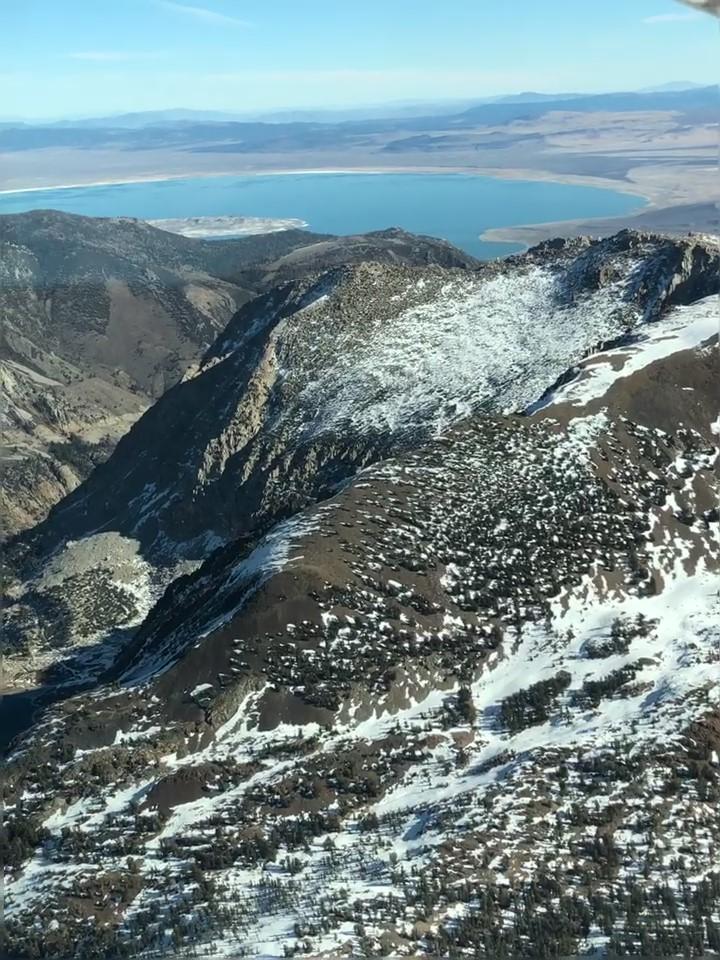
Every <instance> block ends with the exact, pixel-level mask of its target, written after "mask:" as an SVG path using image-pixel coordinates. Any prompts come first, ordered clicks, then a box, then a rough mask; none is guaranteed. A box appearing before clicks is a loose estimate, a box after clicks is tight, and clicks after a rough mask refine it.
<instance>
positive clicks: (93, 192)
mask: <svg viewBox="0 0 720 960" xmlns="http://www.w3.org/2000/svg"><path fill="white" fill-rule="evenodd" d="M643 205H644V201H643V200H642V198H640V197H636V196H632V195H630V194H624V193H615V192H613V191H611V190H601V189H597V188H595V187H580V186H569V185H566V184H561V183H547V182H538V181H524V180H499V179H498V180H496V179H493V178H491V177H479V176H473V175H469V174H409V173H403V174H387V173H383V174H364V173H358V174H354V173H347V174H346V173H319V174H314V173H313V174H310V173H306V174H285V175H269V176H263V175H257V176H241V177H237V176H221V177H193V178H188V179H182V180H166V181H158V182H145V183H123V184H113V185H112V186H95V187H78V188H65V189H57V188H55V189H48V190H37V191H32V192H24V193H23V192H18V193H7V194H2V195H0V213H18V212H20V211H23V210H37V209H47V208H53V209H55V210H65V211H69V212H71V213H82V214H86V215H89V216H104V217H116V216H124V217H138V218H141V219H147V220H160V219H169V218H176V217H197V216H252V217H281V218H288V217H292V218H297V219H299V220H304V221H306V222H307V224H308V226H309V228H310V229H311V230H315V231H317V232H319V233H337V234H351V233H363V232H365V231H368V230H381V229H383V228H385V227H403V228H404V229H406V230H410V231H412V232H414V233H425V234H429V235H431V236H436V237H443V238H444V239H446V240H449V241H450V242H451V243H454V244H455V245H456V246H458V247H461V248H462V249H463V250H466V251H467V252H469V253H472V254H474V255H475V256H476V257H481V258H484V259H489V258H493V257H499V256H504V255H506V254H508V253H513V252H515V251H517V250H520V249H521V247H519V246H516V245H513V244H507V243H486V242H484V241H482V240H480V234H481V233H482V232H483V231H484V230H487V229H489V228H490V227H511V226H518V225H520V224H524V223H543V222H546V221H553V220H577V219H583V220H584V219H589V218H591V217H612V216H621V215H623V214H627V213H630V212H631V211H634V210H638V209H639V208H640V207H642V206H643Z"/></svg>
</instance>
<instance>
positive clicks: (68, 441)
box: [0, 211, 476, 536]
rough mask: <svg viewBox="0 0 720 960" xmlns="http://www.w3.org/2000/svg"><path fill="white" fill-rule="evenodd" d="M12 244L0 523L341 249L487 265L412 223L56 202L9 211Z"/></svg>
mask: <svg viewBox="0 0 720 960" xmlns="http://www.w3.org/2000/svg"><path fill="white" fill-rule="evenodd" d="M0 244H1V245H2V262H1V264H0V313H1V314H2V319H3V324H2V333H1V334H0V390H1V391H2V399H3V407H2V411H0V414H1V415H2V425H3V443H4V447H3V453H2V457H1V458H0V506H1V507H2V526H1V527H0V536H2V535H4V536H7V535H9V534H12V533H14V532H17V531H18V530H20V529H23V528H26V527H29V526H32V525H33V524H34V523H36V522H38V521H39V520H42V519H43V518H44V516H45V515H46V513H47V510H48V509H49V507H50V506H52V504H53V503H56V502H57V501H58V500H60V499H62V497H63V496H64V495H65V494H66V493H68V492H70V491H71V490H72V489H73V488H74V487H76V486H77V484H78V483H80V482H81V481H82V480H83V479H85V477H86V476H87V475H88V473H89V472H90V470H91V469H92V467H93V466H94V465H95V464H96V463H98V462H101V461H102V460H103V459H105V457H106V456H107V454H108V453H109V452H110V450H111V449H112V448H113V447H114V445H115V443H116V442H117V440H118V439H119V438H120V437H121V436H122V435H123V434H124V433H125V432H126V431H127V430H128V428H129V426H130V425H131V424H132V423H133V421H134V420H136V419H137V417H138V416H139V415H140V414H141V413H142V412H143V411H144V410H145V409H147V407H148V406H149V405H150V404H151V403H152V402H153V401H154V400H156V399H157V398H158V397H159V396H160V395H161V394H162V393H163V392H164V391H165V390H167V389H168V388H169V387H171V386H173V385H174V384H175V383H177V382H178V381H179V380H181V379H182V378H183V376H184V375H185V373H186V372H187V371H188V368H190V367H194V365H195V364H196V363H197V361H198V360H199V359H200V357H201V356H202V354H203V352H204V351H205V349H207V347H208V346H209V345H210V344H211V343H212V341H213V340H214V339H215V337H216V336H217V335H218V333H219V332H220V331H221V330H222V328H223V327H224V326H225V324H226V323H227V321H228V320H229V319H230V318H231V317H232V316H233V314H234V313H235V312H236V310H237V308H238V307H239V306H241V305H242V304H244V303H245V302H247V301H248V300H249V299H250V298H251V297H252V296H254V295H255V294H256V293H258V292H260V291H262V290H266V289H268V288H269V287H271V286H272V285H274V284H275V283H277V282H280V281H282V280H284V279H286V278H290V277H300V276H304V275H306V274H308V273H312V272H314V271H317V270H318V269H322V268H324V267H325V266H327V265H332V264H334V263H336V262H338V261H345V262H354V261H356V260H357V261H359V260H363V259H367V258H370V259H377V260H384V261H386V262H388V263H440V264H442V265H447V266H461V267H466V268H473V267H474V266H476V262H475V261H474V260H473V258H472V257H468V256H466V255H465V254H463V253H461V252H460V251H458V250H455V249H454V248H452V247H451V246H450V245H449V244H446V243H444V242H443V241H439V240H438V241H436V240H433V239H431V238H416V237H412V236H411V235H409V234H406V233H404V232H403V231H392V230H391V231H385V232H381V233H377V234H369V235H367V236H363V237H348V238H328V237H322V236H318V235H315V234H311V233H309V232H306V231H302V230H287V231H282V232H280V233H276V234H272V235H264V236H253V237H245V238H242V239H237V240H215V241H203V240H193V239H189V238H186V237H181V236H177V235H175V234H172V233H169V232H167V231H164V230H158V229H155V228H153V227H151V226H149V225H148V224H146V223H143V222H141V221H137V220H129V219H102V218H89V217H80V216H74V215H70V214H63V213H58V212H56V211H34V212H31V213H27V214H20V215H13V216H3V217H0ZM303 249H304V250H305V252H304V253H302V250H303Z"/></svg>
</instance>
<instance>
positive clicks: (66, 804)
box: [6, 335, 720, 960]
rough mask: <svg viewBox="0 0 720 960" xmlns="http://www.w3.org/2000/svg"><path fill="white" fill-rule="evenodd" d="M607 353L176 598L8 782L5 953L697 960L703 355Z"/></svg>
mask: <svg viewBox="0 0 720 960" xmlns="http://www.w3.org/2000/svg"><path fill="white" fill-rule="evenodd" d="M633 349H639V350H641V351H642V350H643V349H645V350H647V351H648V353H649V355H650V356H652V355H653V354H652V341H651V340H649V341H647V343H646V344H645V345H644V346H643V344H642V343H640V345H639V346H638V347H637V348H630V349H629V350H628V351H627V353H626V355H621V354H619V353H616V354H610V355H609V356H610V357H611V361H610V362H609V364H608V366H610V367H612V368H613V369H614V370H615V373H616V378H615V380H614V381H613V383H612V385H611V386H610V387H609V389H608V388H607V385H606V387H605V391H604V393H603V395H602V397H601V400H600V407H601V409H599V410H596V409H595V408H596V407H597V405H598V403H597V402H596V401H593V404H592V409H591V410H589V409H588V405H585V406H583V405H581V404H576V405H575V406H574V407H573V409H572V411H571V412H570V413H569V412H568V403H567V397H566V393H564V392H563V390H562V389H560V390H559V391H558V394H557V396H556V397H555V398H553V399H552V401H551V402H550V403H549V405H547V406H545V407H543V409H542V410H540V411H539V412H538V413H536V414H534V415H532V416H508V417H493V416H481V417H470V418H467V419H466V420H464V421H463V422H462V423H459V424H457V425H455V426H452V427H450V428H448V429H446V430H445V431H443V434H442V436H440V437H438V438H436V439H434V440H430V441H428V442H426V443H424V444H421V445H420V446H418V447H417V448H415V449H413V450H411V451H408V452H406V453H401V454H399V455H397V456H396V457H394V458H392V459H390V460H386V461H384V462H382V463H380V464H377V465H374V466H370V467H368V468H367V469H366V470H364V471H362V472H361V473H360V474H359V475H358V476H357V477H356V478H355V479H354V480H353V481H352V482H351V483H350V484H349V485H347V486H346V487H345V489H343V490H342V491H341V492H339V493H337V494H336V495H335V496H334V497H332V498H331V499H329V500H327V501H326V502H324V503H322V504H320V505H318V506H315V507H312V508H310V509H308V510H306V511H303V512H301V513H300V514H298V515H297V516H295V517H293V518H291V519H288V520H286V521H283V522H281V523H280V524H278V525H276V526H275V527H274V528H273V529H272V531H271V532H270V533H268V534H267V535H266V536H265V537H264V538H262V539H260V540H259V541H258V542H257V543H256V544H255V545H254V546H252V548H249V547H245V548H242V547H241V546H239V545H235V546H228V547H225V548H224V549H222V550H219V551H217V552H216V553H215V554H214V555H213V556H212V557H210V558H209V559H208V560H207V561H206V563H205V564H204V565H203V566H202V567H201V568H200V570H199V571H198V572H197V573H196V574H194V575H192V576H191V577H188V578H184V579H181V580H179V581H178V582H177V583H176V584H175V585H174V586H173V588H171V590H170V591H169V592H168V593H167V594H166V596H165V598H164V599H163V600H162V601H161V603H160V604H158V605H157V607H156V608H155V610H154V611H153V613H152V614H151V616H150V617H149V618H148V619H147V621H146V623H145V625H144V626H143V627H142V628H141V629H140V630H139V631H138V633H137V634H136V636H135V637H134V639H133V640H132V641H131V642H130V643H129V644H128V645H127V646H126V649H125V652H124V653H123V654H122V655H121V657H120V658H119V659H118V660H117V661H116V664H115V666H114V667H113V669H112V670H111V672H110V673H109V674H108V675H107V677H106V681H107V685H106V686H104V687H100V688H96V689H94V690H92V691H90V692H88V693H86V694H79V695H77V696H75V697H73V698H70V699H68V700H66V701H65V702H64V703H62V704H60V705H58V706H56V707H54V708H53V709H52V710H50V711H49V712H47V713H46V714H45V716H44V717H43V718H41V719H40V720H39V721H38V723H37V724H36V726H35V728H34V729H33V731H32V732H31V733H30V734H29V735H28V736H26V737H25V738H24V739H23V740H21V741H20V743H19V744H18V746H17V748H16V750H15V753H14V754H13V756H12V758H11V761H10V763H9V766H8V777H7V796H6V802H7V809H8V813H9V823H10V829H9V843H10V851H11V854H12V856H11V881H10V883H9V885H8V888H7V905H8V932H9V936H10V938H11V941H10V942H11V943H12V946H13V948H14V949H18V950H21V951H28V952H30V953H32V951H33V950H36V951H42V950H44V951H46V952H47V951H50V952H52V953H54V954H55V955H58V956H64V955H69V954H70V953H72V955H73V956H81V957H82V956H95V955H97V954H98V952H99V951H106V952H107V951H109V950H111V949H116V950H117V951H118V952H119V953H121V954H122V953H123V952H125V953H126V954H129V955H130V956H143V955H155V954H157V953H160V954H162V953H163V951H165V952H168V953H169V954H170V955H172V954H175V955H177V954H178V953H180V954H181V955H182V953H183V951H184V950H186V949H187V950H192V949H196V950H198V949H199V950H200V951H201V952H206V953H207V954H208V955H216V954H218V953H221V952H223V951H225V952H227V951H231V952H232V953H234V954H238V955H242V952H243V951H247V952H249V953H250V955H252V953H253V952H255V953H260V954H263V955H269V956H278V957H280V956H284V955H292V954H293V953H300V954H303V955H311V956H321V955H323V954H325V955H326V954H327V953H330V954H331V955H332V951H342V950H344V949H345V948H347V949H349V950H351V951H352V953H353V954H357V955H365V956H368V955H369V956H373V955H383V954H384V955H388V954H390V955H395V956H404V955H406V956H432V955H437V954H438V953H440V955H442V954H443V953H448V952H450V955H453V951H455V952H461V951H462V950H463V949H465V948H468V947H471V948H472V950H473V955H475V956H478V957H482V958H487V960H490V958H495V957H497V956H498V955H505V956H508V957H522V958H528V960H529V958H530V957H536V956H538V955H541V956H543V955H547V956H554V955H557V954H558V953H560V954H562V955H573V954H576V953H581V952H585V951H588V950H591V949H592V948H593V947H607V948H608V949H609V950H610V951H611V952H614V953H616V954H622V953H624V952H627V953H631V954H633V953H634V954H638V953H641V952H643V951H644V952H645V953H646V954H647V953H648V952H652V953H653V954H656V955H668V956H674V955H676V954H678V953H682V952H683V951H686V950H688V949H690V950H692V949H695V950H701V949H706V950H715V949H717V946H718V939H717V938H718V909H719V908H720V877H719V876H718V874H717V873H716V872H714V864H715V863H716V860H717V849H716V845H717V835H718V828H720V822H719V821H718V814H717V810H718V804H717V801H718V799H720V783H719V781H718V778H719V776H720V766H719V761H718V755H719V752H720V725H719V722H718V716H719V713H718V711H719V710H720V704H719V703H718V697H717V683H716V679H717V677H716V671H717V664H718V662H720V660H719V658H720V649H719V648H718V644H717V630H716V625H717V619H718V615H719V614H720V609H719V607H718V603H719V602H720V601H719V599H718V580H717V569H718V565H720V537H719V535H718V527H719V522H718V521H719V520H720V517H719V516H718V512H717V509H716V504H717V498H718V492H719V491H718V482H717V474H716V471H715V464H716V455H717V451H716V449H715V448H714V446H713V443H712V434H711V431H710V428H709V424H710V422H711V417H712V416H713V415H714V406H713V404H714V403H715V402H716V397H715V396H714V393H713V389H712V386H711V385H706V383H705V379H704V373H703V371H704V369H705V365H706V364H707V363H708V361H709V360H710V362H714V363H715V364H716V362H717V345H716V343H715V344H714V345H713V344H712V342H710V341H707V340H706V339H705V338H704V335H703V336H701V337H700V340H699V342H698V344H697V345H695V346H692V347H689V346H688V345H687V344H683V343H682V342H680V341H678V344H677V349H676V350H675V351H673V350H672V349H668V350H667V351H666V354H665V356H664V357H663V358H661V359H659V360H650V362H648V363H647V364H645V365H644V366H642V365H641V364H639V363H638V362H637V360H635V367H634V368H633V371H632V372H630V370H628V372H627V373H626V374H625V376H624V377H623V376H622V373H623V371H622V369H621V368H620V367H621V363H622V362H624V363H625V364H629V363H630V362H631V360H629V359H628V358H629V357H634V356H635V354H634V353H633V352H632V350H633ZM623 357H624V359H623ZM597 363H598V360H597V358H593V359H591V360H589V361H587V362H586V363H585V364H582V365H581V369H580V370H579V371H578V375H577V376H578V382H580V381H581V380H582V377H583V376H590V377H592V375H593V373H595V375H597V372H596V369H595V368H596V367H597ZM616 368H617V369H616ZM693 371H695V375H694V376H693ZM656 378H659V379H660V380H661V381H662V382H663V383H665V384H666V389H667V390H669V391H670V394H671V397H672V396H676V397H677V405H676V408H677V409H678V410H683V409H684V408H683V406H682V404H683V403H684V402H685V401H684V400H683V399H682V395H683V394H685V393H687V392H688V391H692V392H693V393H694V394H695V396H694V398H693V403H694V404H695V405H696V407H697V408H698V409H697V410H696V413H697V415H698V417H699V418H701V419H702V416H703V411H704V419H705V422H706V424H707V428H706V429H705V430H703V431H698V430H695V429H693V428H691V427H688V426H685V425H683V424H682V423H677V424H676V429H674V430H673V431H672V432H669V431H668V430H667V429H664V428H662V427H659V426H658V425H657V423H658V421H657V417H663V416H664V413H663V411H662V410H657V411H656V410H654V409H653V405H652V402H651V401H652V396H653V394H654V390H655V387H654V384H655V381H656Z"/></svg>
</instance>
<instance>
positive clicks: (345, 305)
mask: <svg viewBox="0 0 720 960" xmlns="http://www.w3.org/2000/svg"><path fill="white" fill-rule="evenodd" d="M175 239H178V238H175ZM180 239H182V238H180ZM395 239H397V237H396V234H392V235H391V237H390V238H389V240H388V242H390V240H392V241H393V242H394V240H395ZM418 243H420V246H421V247H422V243H423V241H422V240H421V241H418ZM319 246H322V244H320V245H319ZM308 249H310V248H308ZM302 253H303V249H300V250H299V251H295V252H292V253H290V254H288V255H287V256H289V257H294V256H298V255H300V254H302ZM717 261H718V251H717V248H716V247H714V246H713V245H712V244H711V243H709V242H705V241H702V242H699V241H695V240H691V239H688V240H670V239H667V238H660V237H656V236H651V235H643V234H637V233H631V232H625V233H622V234H619V235H618V236H617V237H614V238H611V239H610V240H603V241H597V242H593V241H590V240H587V239H584V240H575V241H560V242H553V243H548V244H544V245H542V246H541V247H539V248H536V249H534V250H533V251H531V252H530V253H528V254H527V255H524V256H520V257H515V258H511V259H510V260H508V261H506V262H503V263H494V264H490V265H487V266H486V267H484V268H482V269H480V270H477V271H468V270H460V269H453V270H447V269H444V268H440V267H437V266H429V267H423V268H413V267H407V266H402V265H393V266H390V265H382V264H377V263H365V264H360V265H358V266H345V267H338V268H336V269H333V270H331V271H328V272H325V273H321V274H320V275H313V276H312V277H310V278H308V279H305V280H297V281H292V282H290V283H286V284H281V285H279V286H278V287H275V288H274V289H273V290H272V291H271V292H270V293H268V294H265V295H264V296H261V297H259V298H258V299H256V300H254V301H252V302H251V303H249V304H247V305H246V306H245V307H244V308H242V309H241V310H240V311H239V313H238V314H237V315H236V316H235V318H234V319H233V320H232V322H231V323H230V324H229V325H228V327H227V328H226V330H225V331H224V333H223V334H222V335H221V336H220V337H219V338H218V340H217V341H216V342H215V344H214V345H213V347H212V348H211V349H210V350H209V351H208V352H207V354H206V356H205V358H204V360H203V362H202V364H201V365H200V369H199V370H198V371H197V372H196V373H195V374H194V375H193V376H190V377H188V378H186V380H185V381H184V382H182V383H180V384H178V385H177V386H176V387H175V388H173V389H172V390H170V391H168V392H167V393H166V394H165V395H164V396H163V397H162V398H161V400H160V401H159V402H158V403H156V404H154V405H153V407H152V408H151V409H150V410H149V411H148V412H147V414H146V415H145V416H143V417H142V418H141V419H140V420H139V421H138V423H137V424H136V425H135V426H134V427H133V429H132V430H131V431H130V432H129V433H128V434H127V435H126V436H125V437H124V438H123V440H122V441H121V443H120V444H119V446H118V448H117V450H116V452H115V453H114V455H113V456H112V458H111V459H110V460H109V461H108V462H107V464H105V465H103V466H101V467H100V468H98V469H97V470H96V471H94V472H93V474H92V476H91V477H90V478H89V479H88V481H87V482H86V483H85V484H83V485H82V486H81V487H80V488H79V489H78V490H77V491H76V492H75V493H74V494H72V495H71V496H69V497H68V498H66V499H65V500H64V501H63V503H62V504H61V505H60V506H59V507H58V508H57V509H55V510H54V511H53V512H52V514H51V516H50V517H49V519H48V520H47V522H45V523H44V524H42V525H40V526H39V527H38V528H36V529H35V530H34V531H33V532H32V534H31V535H29V536H28V537H26V538H25V539H24V540H21V541H20V543H19V544H18V547H17V549H16V551H15V553H14V558H15V560H16V569H17V568H19V569H21V570H22V579H23V580H24V581H25V583H26V586H25V587H19V588H15V591H14V596H17V597H18V599H19V603H18V604H16V605H15V606H14V608H13V610H12V612H11V617H12V622H13V625H14V626H13V632H12V634H11V636H12V637H13V638H18V640H19V641H21V656H22V657H23V658H25V657H26V656H27V653H28V651H29V650H32V651H33V652H34V654H35V655H36V657H37V659H36V664H37V666H38V667H42V666H43V665H44V664H47V663H49V662H50V661H51V660H52V659H56V658H57V656H58V651H60V649H61V647H64V646H65V639H64V638H67V637H70V636H73V637H75V638H76V641H78V640H79V641H81V642H82V643H84V644H85V645H89V644H92V645H94V646H96V647H98V646H102V643H103V642H104V641H103V638H107V635H108V631H107V626H106V624H104V623H99V622H98V621H97V620H96V618H95V616H94V613H93V611H94V610H96V609H97V606H98V601H97V598H98V596H102V595H103V593H104V592H105V590H106V588H107V590H108V596H107V604H109V605H112V606H113V607H115V608H117V606H118V604H120V605H124V607H125V608H126V611H127V613H126V615H125V617H124V618H122V619H121V620H118V621H117V623H116V625H117V626H118V627H122V628H123V629H125V630H126V629H134V627H135V625H137V623H139V622H140V621H141V620H142V618H143V617H144V616H145V614H146V613H147V611H148V610H149V608H150V606H151V604H152V602H153V601H154V599H156V598H157V597H158V596H159V595H160V594H161V592H162V589H163V587H164V586H165V585H166V584H167V583H168V582H170V581H172V580H173V579H174V578H175V577H176V576H177V575H179V574H182V573H185V572H187V571H188V569H191V568H192V566H193V565H197V563H198V562H199V561H201V560H203V559H204V558H205V557H207V556H208V554H209V553H210V552H211V551H212V550H213V549H215V548H218V547H220V546H221V545H223V544H228V543H232V541H233V540H234V539H239V540H240V541H241V542H242V543H248V542H252V541H253V540H254V539H256V538H257V537H258V536H261V535H262V534H263V533H264V532H265V531H266V530H268V529H269V528H270V527H271V526H272V524H274V523H275V522H277V521H278V520H280V519H282V518H283V517H287V516H289V515H293V514H294V513H296V512H297V511H298V510H301V509H303V508H304V507H306V506H307V505H308V504H310V503H313V502H315V501H317V500H318V499H321V498H323V497H327V496H328V495H330V494H331V493H332V492H333V491H334V490H335V489H337V487H338V485H339V484H342V483H344V482H346V481H347V480H348V479H349V478H350V477H351V476H352V475H353V474H354V473H355V472H356V471H357V470H358V469H361V468H363V467H364V466H366V465H368V464H370V463H372V462H374V461H377V460H380V459H383V458H385V457H387V456H389V455H392V454H394V453H396V452H397V451H400V450H408V449H411V448H412V447H413V446H415V445H417V444H418V443H420V442H422V441H423V440H427V439H429V438H430V437H431V436H433V435H434V434H436V433H437V432H438V431H440V432H442V431H443V430H444V429H446V428H447V427H448V426H449V425H451V424H452V423H454V422H457V421H459V420H461V419H462V418H463V417H465V416H467V415H468V414H470V413H473V412H474V413H478V412H490V413H492V412H501V411H503V410H506V409H511V410H518V409H523V408H524V407H525V406H526V405H527V404H528V403H530V402H531V401H533V400H535V399H536V398H537V397H538V396H540V395H541V394H542V392H543V391H544V389H545V388H546V387H547V385H548V384H549V383H552V381H553V380H554V379H555V378H558V377H561V376H562V375H563V374H564V373H565V371H566V370H567V368H568V367H569V366H570V365H572V364H573V363H576V362H577V361H578V360H580V359H581V358H582V357H583V356H584V355H586V354H587V353H588V352H591V351H592V350H593V349H594V348H595V347H596V346H597V345H598V344H607V343H611V342H613V341H615V340H616V339H618V338H622V337H624V336H626V335H627V334H628V331H632V330H633V329H636V328H638V327H639V325H642V324H643V323H649V322H653V321H654V320H656V319H657V318H659V317H660V316H662V315H663V313H664V312H665V311H666V310H668V309H669V308H670V307H672V306H673V305H675V304H677V303H682V302H685V301H687V300H692V299H694V298H695V297H696V296H700V295H706V294H709V293H711V292H713V290H714V289H715V288H716V286H717V269H716V265H717ZM98 536H100V537H101V538H102V539H101V540H100V541H98V540H97V539H96V538H97V537H98ZM68 540H71V541H73V546H72V549H71V550H70V551H68V550H67V549H66V550H65V551H64V553H63V554H61V556H60V558H59V559H58V556H57V555H56V552H57V551H58V550H63V545H64V544H65V543H66V541H68ZM85 553H87V554H88V555H89V556H90V557H91V558H94V559H92V560H88V558H87V557H86V556H85ZM128 554H133V555H136V556H137V562H136V564H135V565H134V574H133V572H132V570H130V569H129V568H128V565H127V562H126V557H127V555H128ZM49 555H50V556H53V560H52V563H53V576H52V579H51V581H50V582H48V579H47V569H46V567H45V565H44V563H45V561H44V558H45V557H47V556H49ZM63 570H64V571H65V577H64V576H63ZM79 571H82V573H83V576H82V578H79V576H78V573H79ZM28 578H29V579H28ZM49 591H50V595H49ZM88 592H89V594H90V595H89V596H88ZM48 610H51V611H52V623H51V624H49V623H48V612H47V611H48ZM118 636H119V637H120V638H122V636H123V634H119V635H118V634H116V638H117V637H118ZM66 653H67V647H65V650H64V651H62V654H61V655H62V656H65V654H66ZM100 662H104V661H103V660H102V658H101V661H100ZM83 669H87V670H95V672H97V670H96V668H95V667H93V666H92V665H86V666H85V667H84V668H83Z"/></svg>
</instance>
